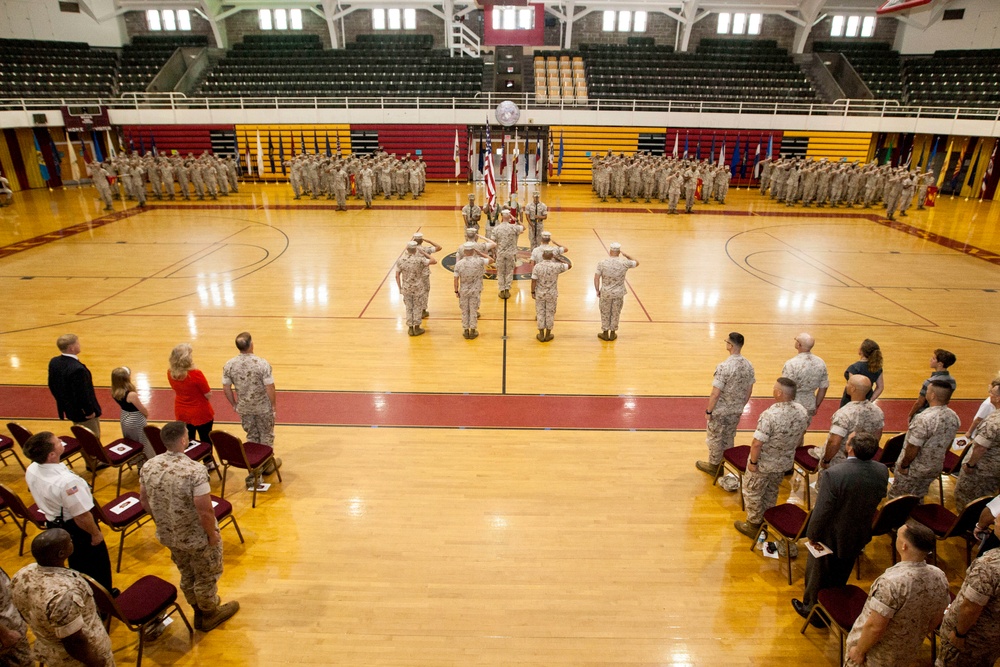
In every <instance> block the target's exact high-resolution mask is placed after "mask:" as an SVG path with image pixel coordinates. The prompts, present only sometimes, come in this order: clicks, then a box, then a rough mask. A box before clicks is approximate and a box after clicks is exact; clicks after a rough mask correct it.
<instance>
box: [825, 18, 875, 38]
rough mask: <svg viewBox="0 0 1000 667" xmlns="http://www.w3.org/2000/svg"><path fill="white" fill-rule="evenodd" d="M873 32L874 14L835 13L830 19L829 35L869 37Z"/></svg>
mask: <svg viewBox="0 0 1000 667" xmlns="http://www.w3.org/2000/svg"><path fill="white" fill-rule="evenodd" d="M874 34H875V17H874V16H843V15H840V14H837V15H834V16H833V18H832V19H831V20H830V37H871V36H873V35H874Z"/></svg>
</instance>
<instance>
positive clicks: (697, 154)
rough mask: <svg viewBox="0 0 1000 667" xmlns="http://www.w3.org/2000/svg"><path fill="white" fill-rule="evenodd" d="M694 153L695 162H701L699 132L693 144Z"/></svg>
mask: <svg viewBox="0 0 1000 667" xmlns="http://www.w3.org/2000/svg"><path fill="white" fill-rule="evenodd" d="M694 150H695V155H694V159H695V161H696V162H701V134H699V135H698V139H697V140H696V142H695V145H694Z"/></svg>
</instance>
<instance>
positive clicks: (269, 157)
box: [267, 130, 277, 174]
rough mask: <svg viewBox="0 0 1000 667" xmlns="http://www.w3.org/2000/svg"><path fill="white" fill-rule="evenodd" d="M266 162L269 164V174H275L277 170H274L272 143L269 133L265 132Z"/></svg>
mask: <svg viewBox="0 0 1000 667" xmlns="http://www.w3.org/2000/svg"><path fill="white" fill-rule="evenodd" d="M267 161H268V162H269V163H270V164H271V173H272V174H276V173H277V170H275V168H274V142H273V141H271V131H270V130H268V132H267Z"/></svg>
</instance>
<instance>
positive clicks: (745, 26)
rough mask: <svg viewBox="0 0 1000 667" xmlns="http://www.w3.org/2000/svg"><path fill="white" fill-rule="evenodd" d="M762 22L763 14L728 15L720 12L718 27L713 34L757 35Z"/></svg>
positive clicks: (740, 13) (738, 13) (741, 13)
mask: <svg viewBox="0 0 1000 667" xmlns="http://www.w3.org/2000/svg"><path fill="white" fill-rule="evenodd" d="M763 20H764V15H763V14H745V13H743V12H737V13H735V14H730V13H729V12H720V13H719V25H718V26H717V27H716V29H715V32H716V33H717V34H719V35H729V34H733V35H759V34H760V24H761V23H762V22H763Z"/></svg>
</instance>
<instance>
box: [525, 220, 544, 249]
mask: <svg viewBox="0 0 1000 667" xmlns="http://www.w3.org/2000/svg"><path fill="white" fill-rule="evenodd" d="M544 226H545V225H544V224H543V221H542V220H535V221H531V220H529V221H528V242H529V243H530V244H531V249H532V250H534V249H535V248H537V247H538V245H539V244H540V243H541V242H542V232H543V231H545V229H544Z"/></svg>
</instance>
